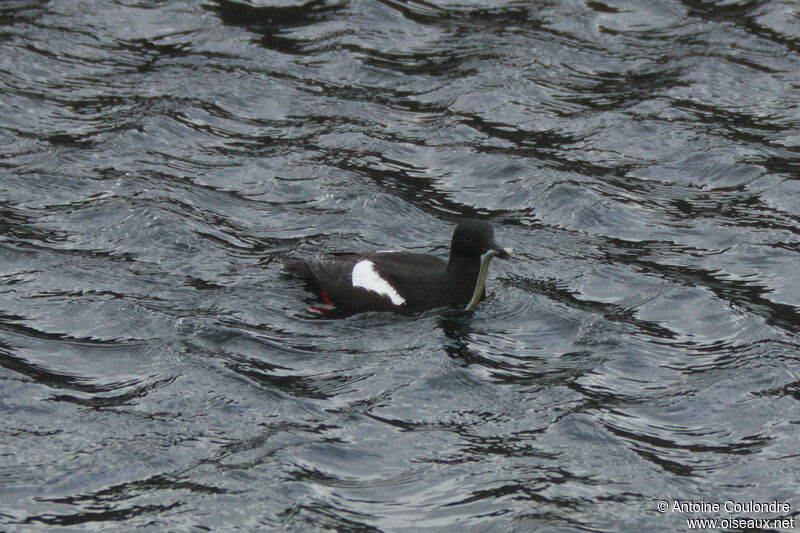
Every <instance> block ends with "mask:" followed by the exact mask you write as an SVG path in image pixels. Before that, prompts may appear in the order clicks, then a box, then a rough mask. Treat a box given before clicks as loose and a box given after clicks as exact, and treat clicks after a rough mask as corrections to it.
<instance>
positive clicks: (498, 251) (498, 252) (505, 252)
mask: <svg viewBox="0 0 800 533" xmlns="http://www.w3.org/2000/svg"><path fill="white" fill-rule="evenodd" d="M489 251H491V252H493V253H492V255H493V256H494V257H499V258H500V259H508V258H509V257H510V256H511V254H513V253H514V249H513V248H503V247H502V246H500V245H499V244H497V243H496V242H492V247H491V248H489Z"/></svg>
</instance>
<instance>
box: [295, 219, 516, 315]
mask: <svg viewBox="0 0 800 533" xmlns="http://www.w3.org/2000/svg"><path fill="white" fill-rule="evenodd" d="M512 252H513V249H511V248H501V247H500V246H499V245H498V244H497V243H496V242H495V240H494V229H493V228H492V226H491V225H490V224H489V223H487V222H484V221H480V220H465V221H463V222H461V223H460V224H459V225H458V227H457V228H456V230H455V232H454V233H453V240H452V242H451V245H450V260H449V261H448V262H445V261H443V260H441V259H439V258H438V257H435V256H433V255H427V254H418V253H410V252H373V253H363V254H359V253H352V254H343V255H338V256H335V257H331V258H326V259H318V258H314V257H309V258H303V259H289V260H287V261H285V262H284V263H283V267H284V270H286V271H288V272H292V273H295V274H299V275H301V276H303V277H304V278H306V279H307V280H308V281H309V282H311V284H312V286H313V287H314V288H315V289H316V290H317V291H318V292H319V295H320V296H321V298H322V299H323V300H324V301H325V302H326V303H327V304H330V305H335V306H336V307H340V308H342V309H345V310H348V311H355V312H362V311H403V310H408V311H418V310H423V309H431V308H434V307H443V306H450V305H459V306H465V307H466V309H467V310H472V309H474V308H475V306H476V305H477V304H478V302H479V301H480V299H481V298H482V297H483V292H484V285H485V282H486V274H487V270H488V267H489V261H491V259H492V258H493V257H500V258H507V257H508V256H509V255H510V254H511V253H512Z"/></svg>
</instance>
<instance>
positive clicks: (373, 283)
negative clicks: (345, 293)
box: [352, 259, 406, 305]
mask: <svg viewBox="0 0 800 533" xmlns="http://www.w3.org/2000/svg"><path fill="white" fill-rule="evenodd" d="M352 280H353V287H362V288H364V289H367V290H368V291H371V292H377V293H378V294H380V295H382V296H388V297H389V299H390V300H391V301H392V303H393V304H394V305H403V304H404V303H406V299H405V298H403V297H402V296H400V294H399V293H398V292H397V291H396V290H395V288H394V287H392V286H391V285H390V284H389V282H388V281H386V280H385V279H383V278H382V277H381V276H380V274H378V271H377V270H375V263H373V262H372V261H370V260H369V259H362V260H361V261H359V262H358V263H356V264H355V265H354V266H353V273H352Z"/></svg>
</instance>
